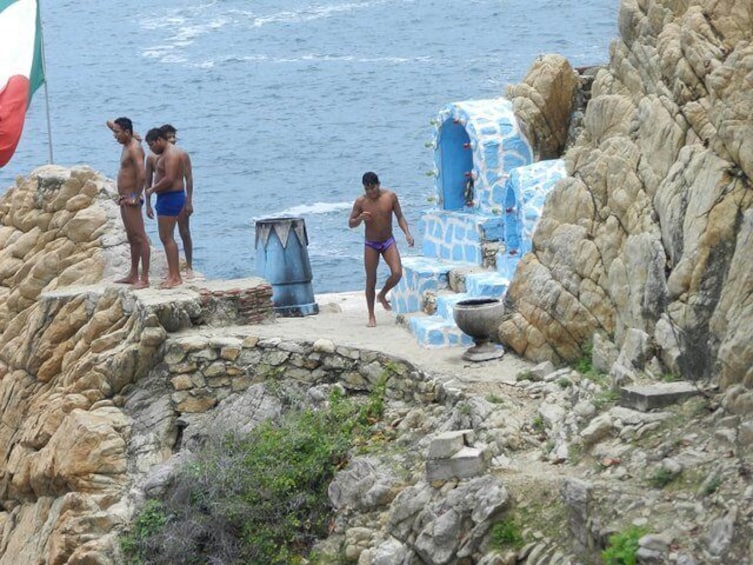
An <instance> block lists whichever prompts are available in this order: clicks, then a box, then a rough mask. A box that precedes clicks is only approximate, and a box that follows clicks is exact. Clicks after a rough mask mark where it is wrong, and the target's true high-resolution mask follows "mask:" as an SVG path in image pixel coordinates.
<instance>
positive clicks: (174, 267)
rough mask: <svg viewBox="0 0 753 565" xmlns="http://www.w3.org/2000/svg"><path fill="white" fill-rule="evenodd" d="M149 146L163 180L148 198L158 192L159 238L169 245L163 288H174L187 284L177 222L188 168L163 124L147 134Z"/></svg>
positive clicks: (183, 198) (181, 207) (166, 248)
mask: <svg viewBox="0 0 753 565" xmlns="http://www.w3.org/2000/svg"><path fill="white" fill-rule="evenodd" d="M146 142H147V144H148V145H149V149H151V150H152V152H153V153H154V154H155V155H157V164H156V178H158V179H159V180H158V181H157V182H156V183H155V184H153V185H152V186H150V187H149V188H147V189H146V197H147V199H148V198H149V197H150V196H151V195H152V194H156V195H157V203H156V204H155V206H154V208H155V209H156V210H157V226H158V229H159V238H160V240H161V241H162V245H164V247H165V256H166V257H167V278H165V280H163V281H162V284H161V285H160V287H161V288H174V287H176V286H178V285H180V284H183V279H181V278H180V268H179V260H178V244H177V243H175V235H174V234H175V224H176V222H177V221H178V215H179V214H180V212H181V210H183V207H184V205H185V203H186V193H185V191H184V190H183V188H184V187H183V178H184V177H185V169H184V162H183V159H181V157H180V153H179V152H178V150H177V149H176V148H175V146H174V145H172V144H171V143H170V142H169V141H167V137H165V134H164V133H163V132H162V131H161V130H160V129H159V128H152V129H150V130H149V131H148V132H147V134H146Z"/></svg>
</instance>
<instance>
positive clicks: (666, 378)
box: [661, 373, 680, 383]
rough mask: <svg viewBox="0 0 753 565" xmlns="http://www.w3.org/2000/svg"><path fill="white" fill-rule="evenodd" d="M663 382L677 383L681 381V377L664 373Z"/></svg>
mask: <svg viewBox="0 0 753 565" xmlns="http://www.w3.org/2000/svg"><path fill="white" fill-rule="evenodd" d="M661 380H662V381H664V382H665V383H674V382H676V381H679V380H680V377H678V376H677V375H673V374H672V373H664V374H663V375H662V376H661Z"/></svg>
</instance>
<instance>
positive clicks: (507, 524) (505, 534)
mask: <svg viewBox="0 0 753 565" xmlns="http://www.w3.org/2000/svg"><path fill="white" fill-rule="evenodd" d="M489 545H490V546H491V548H492V549H496V550H502V549H508V548H512V549H518V548H520V547H521V546H522V545H523V536H522V535H521V533H520V528H519V527H518V524H517V523H516V522H515V520H514V519H512V518H508V519H506V520H503V521H501V522H497V523H496V524H494V525H493V526H492V529H491V533H490V540H489Z"/></svg>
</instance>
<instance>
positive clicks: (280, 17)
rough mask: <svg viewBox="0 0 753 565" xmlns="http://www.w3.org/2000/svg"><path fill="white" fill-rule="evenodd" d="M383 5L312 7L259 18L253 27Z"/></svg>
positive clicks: (360, 3)
mask: <svg viewBox="0 0 753 565" xmlns="http://www.w3.org/2000/svg"><path fill="white" fill-rule="evenodd" d="M383 3H384V0H382V1H377V2H346V3H343V4H334V5H332V6H310V7H308V8H304V9H303V10H298V11H282V12H276V13H274V14H268V15H266V16H257V17H256V18H254V20H253V23H252V25H253V27H261V26H264V25H267V24H277V23H290V22H308V21H312V20H319V19H322V18H328V17H330V16H332V15H335V14H340V13H344V12H352V11H355V10H360V9H364V8H370V7H372V6H375V5H377V4H383Z"/></svg>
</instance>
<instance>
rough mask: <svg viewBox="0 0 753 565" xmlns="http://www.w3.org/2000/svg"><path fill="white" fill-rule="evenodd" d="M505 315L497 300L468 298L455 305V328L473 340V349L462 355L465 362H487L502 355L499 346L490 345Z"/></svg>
mask: <svg viewBox="0 0 753 565" xmlns="http://www.w3.org/2000/svg"><path fill="white" fill-rule="evenodd" d="M504 313H505V305H504V303H503V302H502V300H500V299H499V298H469V299H467V300H461V301H459V302H458V303H457V304H455V308H454V310H453V317H454V318H455V323H456V324H457V326H458V327H459V328H460V329H461V330H462V331H463V332H464V333H466V334H468V335H469V336H471V338H473V343H474V344H475V345H474V346H473V347H470V348H468V349H467V350H466V351H465V353H463V359H465V360H466V361H488V360H490V359H497V358H499V357H502V355H504V353H505V350H504V348H503V347H502V346H501V345H497V344H494V343H491V342H490V341H491V337H492V336H493V335H495V334H496V333H497V329H498V328H499V325H500V324H501V323H502V316H503V315H504Z"/></svg>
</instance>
